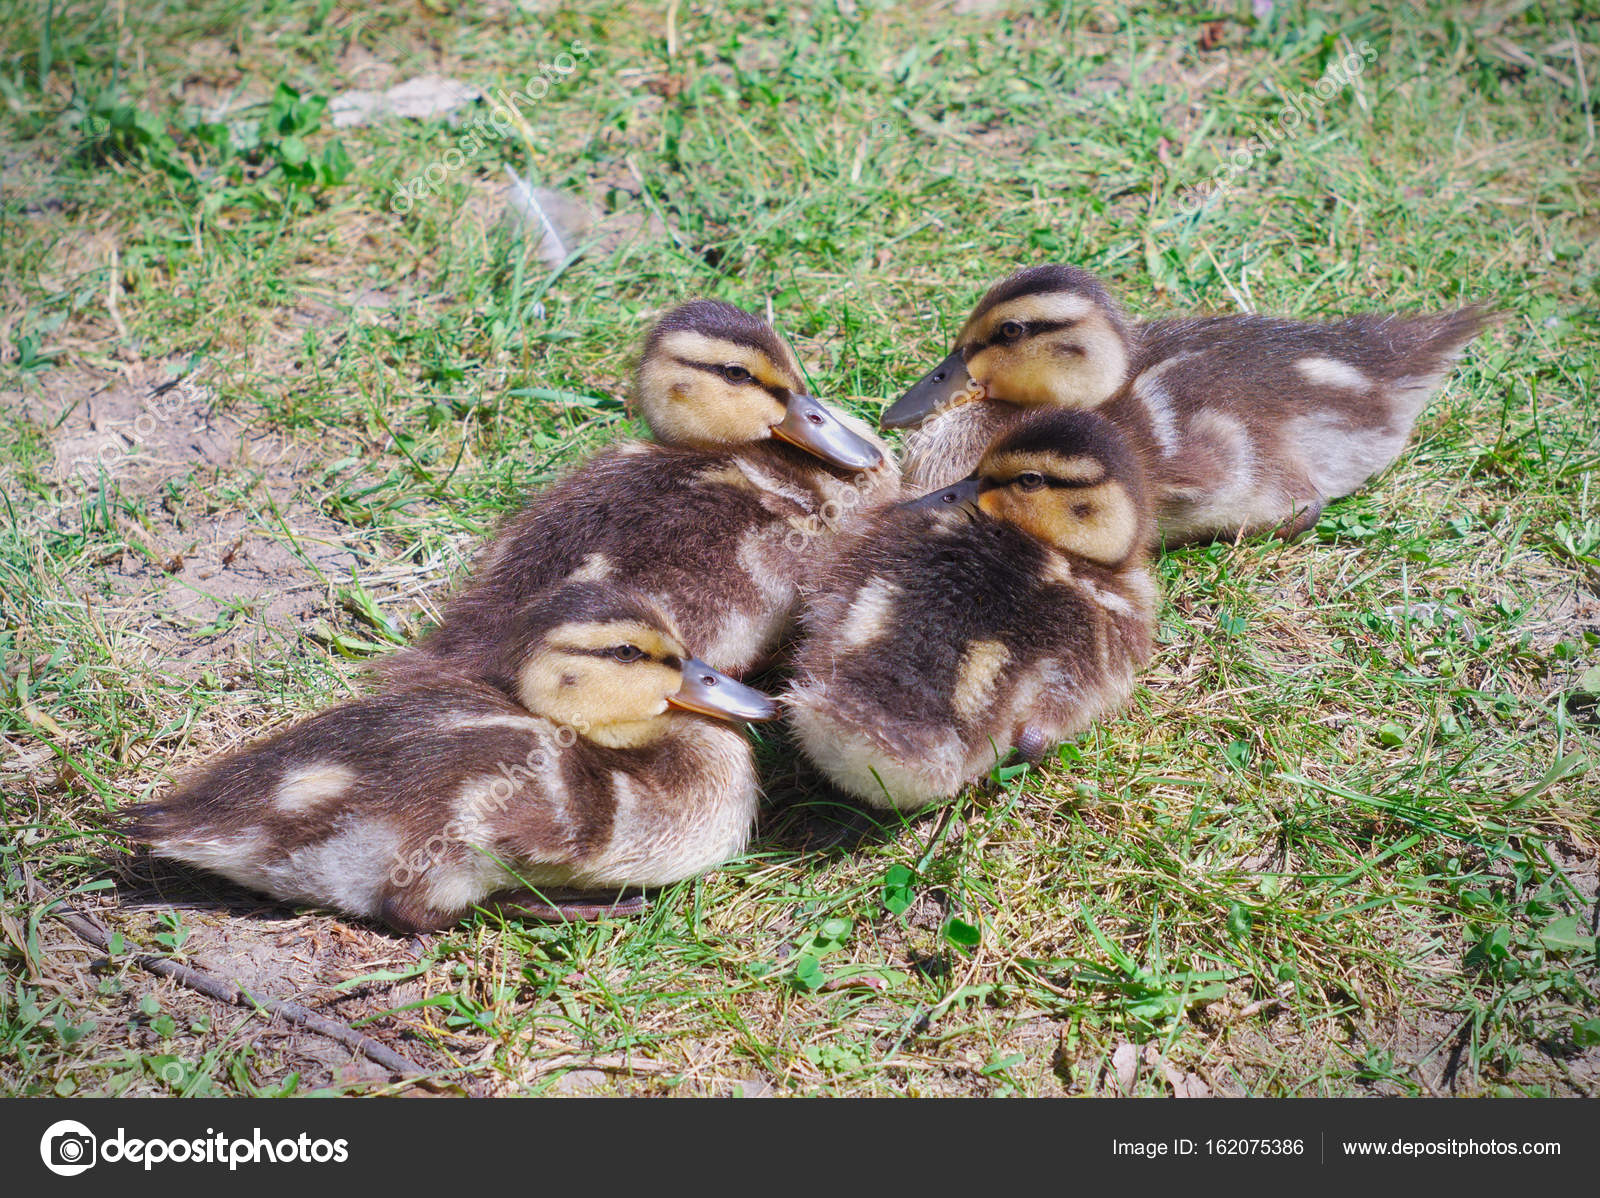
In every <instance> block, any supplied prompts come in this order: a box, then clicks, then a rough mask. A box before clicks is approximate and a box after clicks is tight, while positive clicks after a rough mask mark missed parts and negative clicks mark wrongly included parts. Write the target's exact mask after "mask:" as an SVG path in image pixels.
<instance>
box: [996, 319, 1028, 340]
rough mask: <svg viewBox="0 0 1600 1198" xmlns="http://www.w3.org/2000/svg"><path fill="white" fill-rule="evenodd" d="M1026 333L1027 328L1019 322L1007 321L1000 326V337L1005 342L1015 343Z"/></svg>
mask: <svg viewBox="0 0 1600 1198" xmlns="http://www.w3.org/2000/svg"><path fill="white" fill-rule="evenodd" d="M1027 331H1028V326H1027V325H1025V324H1023V323H1022V322H1021V321H1020V320H1008V321H1006V322H1005V323H1004V324H1002V325H1001V326H1000V336H1001V337H1002V338H1003V339H1004V340H1006V341H1015V340H1016V339H1017V338H1018V337H1020V336H1022V334H1024V333H1026V332H1027Z"/></svg>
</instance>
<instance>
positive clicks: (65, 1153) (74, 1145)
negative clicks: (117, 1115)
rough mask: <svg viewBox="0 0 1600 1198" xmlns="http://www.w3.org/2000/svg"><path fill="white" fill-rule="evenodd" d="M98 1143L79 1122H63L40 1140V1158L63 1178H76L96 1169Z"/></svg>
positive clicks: (54, 1125) (45, 1130)
mask: <svg viewBox="0 0 1600 1198" xmlns="http://www.w3.org/2000/svg"><path fill="white" fill-rule="evenodd" d="M96 1144H97V1141H96V1140H95V1135H94V1132H92V1131H90V1130H89V1129H88V1128H87V1127H85V1126H84V1125H83V1124H81V1123H79V1122H78V1121H77V1120H76V1119H62V1120H61V1121H59V1122H57V1123H52V1124H51V1125H50V1126H49V1127H47V1128H45V1129H44V1135H43V1136H41V1137H40V1138H39V1155H40V1156H41V1157H42V1158H44V1167H45V1168H46V1169H49V1170H50V1172H52V1173H54V1174H56V1175H58V1176H60V1177H76V1176H77V1175H78V1174H80V1173H82V1172H83V1171H84V1170H85V1169H92V1168H94V1162H95V1155H96V1154H95V1148H96Z"/></svg>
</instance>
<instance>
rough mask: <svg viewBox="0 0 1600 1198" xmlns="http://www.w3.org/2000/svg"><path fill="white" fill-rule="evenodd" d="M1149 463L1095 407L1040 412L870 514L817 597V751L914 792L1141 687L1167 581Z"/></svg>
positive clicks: (1029, 752) (797, 700) (827, 767)
mask: <svg viewBox="0 0 1600 1198" xmlns="http://www.w3.org/2000/svg"><path fill="white" fill-rule="evenodd" d="M1151 536H1152V529H1151V516H1150V512H1149V506H1148V500H1147V493H1146V487H1145V480H1144V472H1143V468H1142V465H1141V463H1140V460H1139V457H1138V455H1137V454H1136V453H1134V451H1133V450H1132V448H1131V447H1130V446H1129V445H1128V443H1127V440H1126V438H1125V437H1123V436H1122V434H1121V433H1120V431H1119V430H1118V429H1117V427H1116V425H1114V424H1112V423H1111V422H1110V421H1109V420H1106V419H1104V418H1103V417H1101V416H1099V415H1097V414H1095V413H1092V412H1070V411H1057V410H1047V411H1042V412H1038V413H1034V414H1032V415H1030V416H1029V417H1028V418H1027V419H1025V420H1024V421H1022V422H1021V423H1020V424H1019V425H1018V426H1017V427H1016V428H1014V429H1012V430H1011V431H1010V432H1009V433H1007V434H1006V435H1005V436H1004V437H1003V438H1001V439H1000V440H999V441H998V442H997V443H996V444H995V445H994V446H993V447H992V448H990V450H989V451H988V452H987V453H986V454H984V456H983V460H982V462H980V463H979V466H978V470H977V472H976V474H975V475H974V476H973V477H972V478H971V479H968V480H967V481H965V482H962V483H958V484H957V485H955V486H953V487H950V488H947V489H945V490H943V491H938V492H935V493H933V494H931V495H928V496H926V497H924V498H922V499H919V500H914V501H911V502H908V503H902V504H899V505H896V506H894V507H891V508H886V509H884V510H882V511H879V512H876V513H873V515H872V516H871V517H869V519H868V521H867V522H866V524H865V526H864V527H863V528H862V529H861V530H860V531H859V532H857V533H855V534H853V535H852V536H851V537H850V538H849V539H848V540H847V541H846V542H845V543H843V544H841V545H840V547H839V550H838V553H837V554H836V557H835V560H834V561H833V562H832V563H830V565H829V566H828V567H827V568H826V569H825V570H824V571H823V573H822V575H821V577H820V578H819V580H818V585H817V587H816V588H815V590H814V591H813V592H812V593H811V595H810V596H809V597H808V605H807V609H806V611H805V613H804V614H803V616H802V624H803V627H804V629H805V632H806V634H807V635H806V637H805V639H804V640H803V641H802V642H801V644H800V647H799V649H798V650H797V655H796V662H795V676H794V680H793V683H792V685H791V686H790V688H789V690H788V691H787V693H786V694H785V695H784V702H785V705H786V706H787V707H788V709H789V715H790V720H791V722H792V724H793V726H794V728H795V730H796V732H797V733H798V735H799V738H800V743H801V745H802V746H803V747H804V749H805V751H806V753H807V754H808V755H809V756H810V758H811V759H812V760H813V761H814V762H816V763H817V765H818V766H820V767H821V768H822V770H823V771H824V772H825V773H826V774H827V775H828V776H829V777H830V778H832V779H833V781H834V782H836V783H837V784H838V785H839V786H840V787H842V788H843V789H844V790H846V791H848V792H849V793H851V794H853V795H855V796H857V797H858V798H861V799H864V800H866V801H867V802H868V803H871V804H873V805H875V806H879V807H891V808H898V809H901V810H914V809H916V808H918V807H921V806H924V805H925V804H928V803H931V802H933V801H934V800H936V799H941V798H945V797H948V796H950V795H953V794H955V793H956V792H957V791H958V790H960V789H961V787H962V786H963V785H964V784H965V783H967V782H971V781H974V780H976V779H979V778H982V777H983V776H985V775H986V774H987V773H988V771H989V769H990V768H991V767H992V766H994V765H995V764H996V762H997V761H1000V760H1002V759H1004V758H1005V757H1006V755H1007V754H1008V753H1009V752H1010V751H1011V750H1012V749H1013V748H1016V749H1018V750H1020V752H1021V753H1022V755H1023V757H1024V758H1026V759H1029V760H1033V761H1037V760H1038V759H1039V758H1040V757H1041V756H1042V755H1043V753H1044V751H1045V750H1046V749H1047V748H1048V747H1049V746H1050V745H1051V744H1053V743H1055V742H1057V741H1060V740H1062V739H1063V738H1065V737H1067V736H1070V735H1072V734H1074V733H1076V732H1078V731H1080V730H1082V729H1083V728H1084V727H1086V726H1087V725H1088V724H1089V723H1090V722H1091V721H1093V720H1094V719H1096V718H1098V717H1099V716H1102V715H1104V714H1106V713H1107V712H1110V711H1112V710H1114V709H1115V708H1117V707H1118V706H1120V705H1121V704H1122V703H1123V702H1125V701H1126V700H1127V698H1128V696H1129V694H1130V693H1131V691H1132V688H1133V676H1134V670H1135V669H1136V668H1137V667H1138V666H1141V665H1143V664H1144V662H1145V661H1147V660H1148V659H1149V657H1150V653H1151V648H1152V633H1153V625H1154V619H1155V607H1156V590H1155V585H1154V583H1153V582H1152V580H1151V577H1150V573H1149V570H1148V566H1147V563H1148V558H1149V544H1150V540H1151Z"/></svg>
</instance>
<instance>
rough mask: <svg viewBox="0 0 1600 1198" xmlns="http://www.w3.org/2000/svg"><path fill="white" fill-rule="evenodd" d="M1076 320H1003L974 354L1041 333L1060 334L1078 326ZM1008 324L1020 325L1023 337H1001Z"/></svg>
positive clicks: (1013, 343)
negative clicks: (1004, 327)
mask: <svg viewBox="0 0 1600 1198" xmlns="http://www.w3.org/2000/svg"><path fill="white" fill-rule="evenodd" d="M1077 323H1078V322H1077V321H1076V320H1002V321H1001V322H1000V324H999V325H996V326H995V331H994V332H993V333H991V334H989V337H988V339H987V340H986V341H984V342H983V343H982V344H981V345H979V346H977V348H976V349H975V350H974V351H973V352H977V350H978V349H988V348H989V347H990V346H991V345H1015V344H1016V343H1017V342H1019V341H1026V340H1027V339H1028V338H1029V337H1037V336H1039V335H1040V334H1041V333H1059V332H1060V331H1061V330H1062V329H1070V328H1071V327H1072V326H1073V325H1075V324H1077ZM1008 324H1020V325H1021V326H1022V336H1020V337H1017V338H1015V339H1009V338H1006V337H1002V336H1001V335H1000V329H1001V327H1003V326H1005V325H1008Z"/></svg>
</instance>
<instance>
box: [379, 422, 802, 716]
mask: <svg viewBox="0 0 1600 1198" xmlns="http://www.w3.org/2000/svg"><path fill="white" fill-rule="evenodd" d="M730 469H731V468H730V466H729V462H728V455H726V454H710V453H701V452H697V451H692V450H678V449H669V448H667V447H664V446H659V445H630V446H623V447H621V448H618V449H614V450H609V451H606V452H604V453H602V454H600V455H599V456H597V457H596V458H593V459H591V460H590V461H589V462H588V463H586V464H585V465H584V466H582V467H580V468H579V469H578V470H576V471H575V472H574V473H572V474H570V475H568V476H567V477H566V478H565V479H563V480H562V481H561V482H558V483H557V484H555V485H554V486H552V487H551V488H550V489H549V490H547V491H545V492H544V493H543V494H541V495H539V496H538V497H537V498H536V499H535V500H534V501H533V502H532V503H530V504H529V505H528V506H527V507H526V508H524V509H523V510H522V511H521V512H519V513H518V514H517V515H515V516H513V517H512V518H511V519H510V520H508V521H507V522H506V524H505V525H504V527H503V528H502V529H501V530H500V532H499V533H498V534H496V536H495V538H494V539H493V541H492V542H491V543H490V544H489V545H488V546H487V547H486V548H485V550H484V551H483V553H482V554H481V555H480V557H479V559H478V563H477V568H476V571H475V573H474V576H473V578H472V579H471V580H470V581H469V582H468V583H467V584H466V586H465V587H463V588H462V590H461V591H460V592H458V593H457V594H456V595H455V597H454V598H452V599H451V600H450V601H449V602H448V603H447V604H446V605H445V608H444V611H443V617H442V619H441V621H440V624H439V626H438V627H437V628H435V629H434V630H433V631H432V632H431V633H429V634H428V635H427V636H426V637H425V638H424V639H423V640H422V641H421V642H419V643H418V644H417V645H416V646H414V647H412V648H411V649H408V650H403V651H401V652H400V653H397V654H394V655H392V656H391V657H390V658H388V659H386V660H385V661H383V662H381V663H379V665H378V666H377V667H376V668H377V669H378V670H379V671H380V672H381V673H382V674H383V675H384V676H385V677H386V678H387V679H389V680H390V681H391V682H394V683H400V684H405V683H410V682H416V681H424V680H426V679H427V678H429V677H432V676H433V675H434V674H436V673H437V671H438V670H439V669H440V663H441V662H447V663H449V666H450V668H452V669H455V670H459V671H461V672H463V673H465V674H468V675H471V676H473V677H478V678H483V679H486V680H488V681H490V682H492V683H493V684H494V685H496V686H499V687H501V688H502V689H509V688H510V687H511V685H512V682H511V680H510V678H509V677H508V676H506V674H505V663H504V660H503V659H504V657H505V655H506V650H505V646H504V639H505V637H506V635H507V633H508V630H509V629H510V628H511V627H513V626H514V624H515V622H516V620H517V615H518V613H519V612H520V611H522V610H523V608H524V607H525V605H527V604H528V603H529V602H531V601H532V600H534V599H536V598H537V597H538V596H539V595H540V594H541V593H543V592H545V591H547V590H548V589H550V588H551V587H553V586H556V585H558V584H560V583H561V582H564V581H592V582H599V581H606V582H614V583H617V584H619V585H627V586H633V587H636V588H637V589H639V590H641V591H643V592H645V593H646V594H649V595H652V596H653V597H655V598H656V599H657V600H659V601H660V602H661V603H662V605H663V606H664V607H665V608H666V609H667V610H668V612H669V613H670V614H671V615H672V616H673V618H674V619H675V620H676V621H677V622H678V624H679V627H680V629H681V631H682V632H683V633H684V635H685V637H687V638H688V640H689V648H690V651H691V652H694V653H696V654H699V655H701V656H704V655H705V654H704V652H703V650H704V648H705V646H704V644H703V642H702V638H703V637H704V636H705V635H706V633H707V630H714V629H717V628H719V627H721V626H722V625H723V624H724V623H725V622H726V619H727V617H728V613H729V612H740V611H748V610H751V609H756V608H761V607H762V606H763V605H764V604H766V603H767V602H769V600H768V598H767V596H766V594H765V593H764V591H763V589H762V586H761V585H760V582H761V580H759V579H757V578H754V577H752V576H751V575H750V573H749V571H747V570H745V569H743V567H742V565H741V563H740V561H739V550H740V547H741V545H742V544H743V543H744V541H745V539H746V537H747V536H748V534H749V532H750V530H752V529H758V528H763V527H767V526H770V525H772V524H774V523H775V522H777V521H778V520H779V518H778V517H775V516H774V515H773V514H772V513H771V512H770V511H769V510H768V509H767V507H766V496H765V495H764V494H763V493H762V492H761V491H760V490H759V489H758V488H756V487H755V486H753V485H748V484H747V485H740V484H739V482H738V480H737V479H736V478H735V477H734V474H732V473H730V472H729V471H730ZM784 530H785V531H787V527H786V526H785V527H784ZM791 601H792V599H791V598H790V597H788V596H785V597H784V602H785V603H788V602H791ZM707 660H708V661H710V664H711V665H713V666H717V667H719V668H727V667H726V663H724V662H722V661H712V660H711V659H710V658H707Z"/></svg>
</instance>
